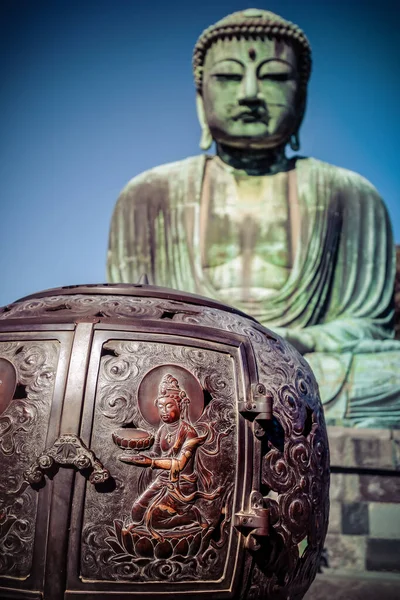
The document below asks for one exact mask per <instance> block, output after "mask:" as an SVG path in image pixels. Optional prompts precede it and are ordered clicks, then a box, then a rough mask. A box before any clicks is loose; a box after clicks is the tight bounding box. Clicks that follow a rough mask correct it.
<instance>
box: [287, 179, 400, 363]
mask: <svg viewBox="0 0 400 600" xmlns="http://www.w3.org/2000/svg"><path fill="white" fill-rule="evenodd" d="M353 175H354V174H353ZM350 183H351V185H348V186H347V189H346V188H345V189H344V190H343V192H342V194H343V200H342V204H341V206H342V211H343V213H342V227H341V232H340V242H339V246H338V251H337V254H336V256H335V258H331V257H329V258H328V260H334V261H335V262H334V273H333V276H332V279H331V281H330V283H329V288H328V283H326V291H325V294H326V296H325V310H323V311H321V313H320V322H319V323H318V324H315V325H311V326H308V327H305V328H302V329H301V328H299V329H296V328H283V329H281V330H279V328H278V329H277V333H280V334H281V335H282V337H284V338H285V339H287V340H288V341H289V342H291V343H292V344H293V345H294V346H295V347H296V348H297V349H298V350H299V351H300V352H301V353H302V354H306V353H308V352H346V351H354V350H356V351H359V349H360V348H361V346H363V347H364V348H365V349H366V351H368V350H367V348H368V344H370V346H371V347H372V346H373V345H374V343H375V347H376V341H377V340H391V339H392V338H393V336H394V331H393V325H392V320H393V314H394V307H393V290H394V275H395V254H394V244H393V238H392V232H391V225H390V220H389V217H388V214H387V211H386V207H385V206H384V204H383V202H382V200H381V198H380V197H379V195H378V193H377V192H376V190H375V188H373V186H371V184H369V182H367V181H366V180H365V179H363V178H361V177H360V176H355V175H354V178H353V181H351V182H350ZM323 267H324V268H327V264H324V265H323ZM311 300H312V298H310V301H311Z"/></svg>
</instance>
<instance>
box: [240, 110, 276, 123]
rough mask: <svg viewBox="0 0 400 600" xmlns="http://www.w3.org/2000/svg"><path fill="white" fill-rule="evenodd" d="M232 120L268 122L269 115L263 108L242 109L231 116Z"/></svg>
mask: <svg viewBox="0 0 400 600" xmlns="http://www.w3.org/2000/svg"><path fill="white" fill-rule="evenodd" d="M232 119H233V120H234V121H239V120H242V121H248V122H253V121H262V122H264V123H268V121H269V115H268V113H267V111H266V110H264V109H256V110H242V111H241V112H240V113H237V114H236V115H234V116H233V117H232Z"/></svg>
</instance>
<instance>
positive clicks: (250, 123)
mask: <svg viewBox="0 0 400 600" xmlns="http://www.w3.org/2000/svg"><path fill="white" fill-rule="evenodd" d="M297 89H298V70H297V57H296V54H295V51H294V49H293V47H292V46H291V45H290V44H289V43H286V42H283V41H277V40H273V39H271V40H270V39H264V40H261V39H259V40H251V39H249V40H246V39H232V40H218V41H217V42H216V43H214V44H213V45H212V46H211V48H210V49H209V50H208V51H207V54H206V59H205V64H204V74H203V88H202V98H201V99H200V110H203V111H204V115H203V116H204V117H205V120H206V121H207V124H208V127H209V129H210V132H211V135H212V137H213V138H214V140H216V141H217V142H218V143H222V144H225V145H228V146H234V147H238V148H253V149H261V148H273V147H275V146H278V145H280V144H283V143H285V142H287V141H288V139H289V138H290V136H291V134H292V133H294V132H295V131H296V129H297V126H298V124H299V112H298V111H299V107H298V102H297Z"/></svg>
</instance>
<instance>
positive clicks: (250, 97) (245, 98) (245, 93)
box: [238, 69, 260, 104]
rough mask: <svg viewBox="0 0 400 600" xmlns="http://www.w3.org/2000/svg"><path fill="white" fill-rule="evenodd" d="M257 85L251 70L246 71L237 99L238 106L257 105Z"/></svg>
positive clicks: (258, 101)
mask: <svg viewBox="0 0 400 600" xmlns="http://www.w3.org/2000/svg"><path fill="white" fill-rule="evenodd" d="M259 91H260V88H259V83H258V77H257V74H256V73H255V71H254V70H253V69H251V70H248V71H247V72H246V74H245V76H244V78H243V81H242V89H241V93H240V96H239V98H238V101H239V104H259V103H260V98H259Z"/></svg>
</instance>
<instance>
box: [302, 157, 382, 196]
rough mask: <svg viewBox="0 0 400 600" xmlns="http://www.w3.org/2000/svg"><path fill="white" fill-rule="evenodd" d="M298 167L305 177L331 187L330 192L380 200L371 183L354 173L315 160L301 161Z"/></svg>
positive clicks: (306, 159)
mask: <svg viewBox="0 0 400 600" xmlns="http://www.w3.org/2000/svg"><path fill="white" fill-rule="evenodd" d="M298 166H299V168H300V169H302V170H304V171H305V176H306V177H307V176H309V177H312V176H314V177H315V178H316V179H318V180H322V182H324V183H326V184H328V185H329V186H331V189H332V190H335V191H341V192H343V193H348V194H350V195H357V196H358V197H361V198H362V197H365V198H370V199H376V200H377V201H380V200H381V199H380V196H379V193H378V191H377V189H376V188H375V187H374V186H373V185H372V183H371V182H370V181H368V179H366V178H365V177H363V176H362V175H360V174H359V173H356V172H355V171H351V170H350V169H345V168H343V167H338V166H336V165H332V164H330V163H327V162H324V161H322V160H318V159H316V158H305V159H302V160H300V161H299V162H298Z"/></svg>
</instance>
